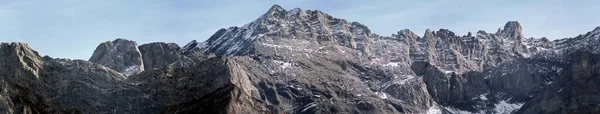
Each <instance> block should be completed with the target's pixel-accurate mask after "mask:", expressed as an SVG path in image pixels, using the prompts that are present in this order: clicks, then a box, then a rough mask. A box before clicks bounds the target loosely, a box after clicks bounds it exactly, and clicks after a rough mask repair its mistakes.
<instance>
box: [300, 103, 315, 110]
mask: <svg viewBox="0 0 600 114" xmlns="http://www.w3.org/2000/svg"><path fill="white" fill-rule="evenodd" d="M316 106H317V103H315V102H312V103H308V104H306V105H304V109H302V111H300V112H304V111H307V110H308V109H311V108H314V107H316Z"/></svg>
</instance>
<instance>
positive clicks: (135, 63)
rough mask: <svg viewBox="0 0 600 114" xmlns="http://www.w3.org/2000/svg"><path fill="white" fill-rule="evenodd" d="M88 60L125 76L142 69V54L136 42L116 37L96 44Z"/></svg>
mask: <svg viewBox="0 0 600 114" xmlns="http://www.w3.org/2000/svg"><path fill="white" fill-rule="evenodd" d="M89 61H90V62H94V63H98V64H101V65H104V66H106V67H108V68H111V69H113V70H115V71H118V72H120V73H121V74H123V75H125V76H130V75H134V74H137V73H140V72H142V71H144V65H143V62H142V55H141V54H140V50H139V49H138V45H137V43H136V42H135V41H130V40H125V39H116V40H114V41H112V42H110V41H108V42H104V43H102V44H100V45H98V47H96V50H94V54H93V55H92V57H90V59H89Z"/></svg>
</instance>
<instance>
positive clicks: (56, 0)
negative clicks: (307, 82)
mask: <svg viewBox="0 0 600 114" xmlns="http://www.w3.org/2000/svg"><path fill="white" fill-rule="evenodd" d="M273 4H279V5H280V6H282V7H283V8H285V9H287V10H290V9H292V8H296V7H299V8H301V9H304V10H321V11H324V12H326V13H328V14H330V15H332V16H334V17H338V18H344V19H346V20H348V21H356V22H360V23H362V24H365V25H367V26H368V27H369V28H370V29H371V30H372V31H373V32H374V33H377V34H380V35H385V36H389V35H390V34H392V33H395V32H396V31H398V30H401V29H410V30H412V31H414V32H415V33H417V34H419V35H422V34H423V33H424V31H425V29H427V28H431V29H434V30H438V29H440V28H446V29H450V30H452V31H454V32H456V33H458V34H466V33H467V32H469V31H471V32H475V31H478V30H485V31H488V32H495V31H496V30H497V29H498V28H499V27H502V26H503V25H504V23H506V22H507V21H519V22H520V23H521V25H522V26H523V33H524V35H525V36H527V37H542V36H545V37H548V38H550V39H557V38H565V37H573V36H576V35H578V34H583V33H586V32H587V31H590V30H593V29H594V28H595V27H597V26H600V15H598V13H599V12H598V9H599V8H598V6H600V1H599V0H577V1H574V0H563V1H559V0H497V1H491V0H482V1H480V0H414V1H404V0H389V1H386V0H379V1H372V0H360V1H359V0H356V1H351V0H302V1H301V0H260V1H258V0H256V1H255V0H202V1H201V0H177V1H176V0H43V1H42V0H2V1H0V42H26V43H28V44H29V45H30V46H32V47H33V48H34V49H35V50H37V51H38V52H39V53H40V54H41V55H42V56H43V55H49V56H51V57H58V58H71V59H84V60H87V59H88V58H89V57H90V56H91V55H92V53H93V51H94V49H95V48H96V46H97V45H98V44H100V43H102V42H105V41H112V40H114V39H116V38H125V39H130V40H135V41H137V42H138V44H140V45H141V44H145V43H150V42H174V43H177V44H179V45H180V46H182V45H185V44H186V43H187V42H189V41H191V40H194V39H196V40H199V41H203V40H206V39H207V38H208V37H209V36H210V35H212V34H213V33H214V32H216V31H217V30H218V29H219V28H226V27H230V26H242V25H244V24H245V23H248V22H250V21H253V20H255V19H256V18H258V17H259V16H260V15H262V14H263V13H265V12H266V11H267V10H268V9H269V8H270V7H271V6H272V5H273Z"/></svg>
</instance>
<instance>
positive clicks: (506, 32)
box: [499, 21, 523, 40]
mask: <svg viewBox="0 0 600 114" xmlns="http://www.w3.org/2000/svg"><path fill="white" fill-rule="evenodd" d="M522 32H523V28H522V27H521V24H519V22H517V21H508V22H507V23H506V24H505V25H504V28H503V29H502V30H500V33H499V34H501V35H503V36H504V37H505V38H509V39H513V40H521V39H522V38H523V33H522Z"/></svg>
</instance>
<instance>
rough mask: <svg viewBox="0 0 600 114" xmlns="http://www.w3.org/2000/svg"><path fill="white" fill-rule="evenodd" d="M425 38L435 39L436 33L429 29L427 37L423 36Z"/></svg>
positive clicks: (426, 32)
mask: <svg viewBox="0 0 600 114" xmlns="http://www.w3.org/2000/svg"><path fill="white" fill-rule="evenodd" d="M423 37H425V38H434V37H435V31H432V30H431V29H427V30H425V35H423Z"/></svg>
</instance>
